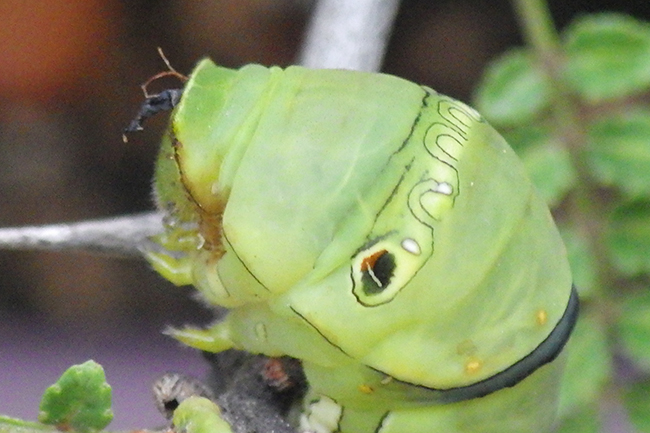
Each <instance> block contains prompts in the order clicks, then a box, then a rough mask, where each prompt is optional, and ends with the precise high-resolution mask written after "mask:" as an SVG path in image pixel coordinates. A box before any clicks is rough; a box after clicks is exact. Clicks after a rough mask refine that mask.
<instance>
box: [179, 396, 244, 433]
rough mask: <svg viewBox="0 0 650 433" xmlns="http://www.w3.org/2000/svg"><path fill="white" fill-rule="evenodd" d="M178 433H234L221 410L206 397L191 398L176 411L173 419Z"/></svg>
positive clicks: (184, 401)
mask: <svg viewBox="0 0 650 433" xmlns="http://www.w3.org/2000/svg"><path fill="white" fill-rule="evenodd" d="M172 421H173V424H174V430H175V431H176V432H187V433H234V432H233V429H232V427H231V426H230V424H228V422H227V421H226V420H225V419H223V417H222V416H221V410H220V409H219V407H218V406H217V405H216V404H215V403H214V402H212V401H211V400H209V399H207V398H205V397H198V396H192V397H189V398H187V399H185V400H183V402H182V403H181V404H180V405H179V406H178V408H177V409H176V410H175V411H174V418H173V419H172Z"/></svg>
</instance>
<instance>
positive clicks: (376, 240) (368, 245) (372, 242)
mask: <svg viewBox="0 0 650 433" xmlns="http://www.w3.org/2000/svg"><path fill="white" fill-rule="evenodd" d="M395 232H397V230H391V231H389V232H387V233H384V234H383V235H380V236H375V237H374V238H372V239H370V240H369V241H368V242H366V243H365V244H363V246H361V247H360V248H358V249H357V250H356V251H355V252H354V254H352V256H350V260H353V259H354V258H355V257H356V256H358V255H359V253H360V252H361V251H365V250H368V249H370V248H372V246H373V245H375V244H377V243H379V242H381V241H383V240H384V239H386V238H387V237H388V236H390V235H392V234H393V233H395Z"/></svg>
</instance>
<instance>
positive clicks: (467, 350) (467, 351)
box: [456, 340, 476, 356]
mask: <svg viewBox="0 0 650 433" xmlns="http://www.w3.org/2000/svg"><path fill="white" fill-rule="evenodd" d="M456 353H457V354H459V355H465V356H469V355H473V354H475V353H476V345H475V344H474V342H473V341H472V340H463V341H461V342H460V343H458V346H456Z"/></svg>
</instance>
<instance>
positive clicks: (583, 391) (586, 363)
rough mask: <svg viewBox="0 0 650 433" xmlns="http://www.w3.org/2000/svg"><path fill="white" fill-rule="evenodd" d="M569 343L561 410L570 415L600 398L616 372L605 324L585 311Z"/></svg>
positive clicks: (561, 394)
mask: <svg viewBox="0 0 650 433" xmlns="http://www.w3.org/2000/svg"><path fill="white" fill-rule="evenodd" d="M582 313H583V314H581V316H580V318H579V319H578V323H577V324H576V328H575V330H574V332H573V335H572V336H571V339H570V340H569V343H568V344H567V348H566V351H567V353H568V357H567V364H566V369H565V372H564V379H563V381H562V387H561V390H560V414H561V415H562V416H563V417H564V416H568V415H569V414H570V413H573V412H574V411H576V410H582V409H583V408H585V407H588V406H589V405H590V404H591V403H593V402H594V401H597V399H598V396H599V395H600V394H601V392H602V390H603V387H604V385H605V383H606V382H607V381H609V380H610V378H611V376H612V374H613V373H612V360H611V354H610V352H609V347H608V345H607V337H606V333H605V330H604V329H603V327H602V325H601V324H600V323H599V322H598V321H597V320H595V319H593V318H591V317H590V316H589V315H588V314H584V313H585V312H584V311H583V312H582Z"/></svg>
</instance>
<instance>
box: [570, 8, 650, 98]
mask: <svg viewBox="0 0 650 433" xmlns="http://www.w3.org/2000/svg"><path fill="white" fill-rule="evenodd" d="M565 38H566V44H565V48H566V55H567V65H566V77H567V79H568V80H569V82H570V83H571V84H572V86H573V88H575V89H576V90H577V91H578V92H579V93H580V94H581V95H582V96H583V97H585V98H586V99H587V100H589V101H592V102H598V101H602V100H605V99H610V98H620V97H624V96H628V95H631V94H635V93H639V92H641V91H643V90H646V89H647V88H648V87H649V86H650V25H648V24H647V23H643V22H640V21H637V20H635V19H634V18H631V17H629V16H625V15H621V14H614V13H605V14H599V15H587V16H585V17H582V18H580V19H577V20H576V21H575V22H574V23H573V24H572V25H571V26H570V27H569V28H568V29H567V30H566V32H565Z"/></svg>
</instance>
